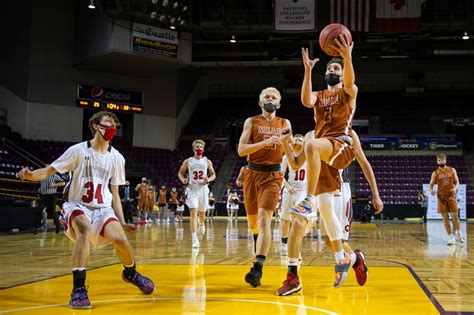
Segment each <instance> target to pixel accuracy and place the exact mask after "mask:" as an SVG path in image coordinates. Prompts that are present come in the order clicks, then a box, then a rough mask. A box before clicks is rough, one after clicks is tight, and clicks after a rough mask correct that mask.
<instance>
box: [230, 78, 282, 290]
mask: <svg viewBox="0 0 474 315" xmlns="http://www.w3.org/2000/svg"><path fill="white" fill-rule="evenodd" d="M280 101H281V95H280V92H279V91H278V90H277V89H276V88H274V87H268V88H266V89H264V90H262V91H261V92H260V95H259V101H258V105H259V106H260V108H261V114H260V115H257V116H253V117H250V118H247V120H246V121H245V124H244V129H243V132H242V135H241V136H240V140H239V147H238V150H237V151H238V153H239V156H241V157H243V156H247V155H248V156H249V157H248V158H249V163H248V168H247V169H245V170H244V179H243V191H244V202H245V210H246V212H247V220H248V225H249V228H250V230H251V231H252V233H253V235H254V241H255V242H256V245H255V254H256V256H255V261H254V263H253V266H252V268H251V269H250V272H248V273H247V274H246V275H245V281H246V282H247V283H249V284H250V285H251V286H253V287H258V286H260V284H261V283H260V279H261V278H262V269H263V265H264V263H265V259H266V258H267V255H268V251H269V249H270V245H271V241H272V240H271V227H270V225H271V219H272V216H273V213H274V212H275V209H276V205H277V203H278V198H279V195H280V189H281V183H282V179H283V176H282V175H281V172H280V163H281V159H282V156H283V149H282V146H281V143H280V136H281V132H282V130H283V129H285V128H287V129H291V125H290V122H289V121H288V120H287V119H283V118H280V117H278V116H276V111H277V109H279V108H280V106H281V104H280Z"/></svg>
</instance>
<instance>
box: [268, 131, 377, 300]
mask: <svg viewBox="0 0 474 315" xmlns="http://www.w3.org/2000/svg"><path fill="white" fill-rule="evenodd" d="M310 138H314V131H310V132H308V133H307V134H306V135H305V141H306V140H307V139H310ZM352 140H353V152H354V157H355V159H356V160H357V162H358V163H359V165H360V166H361V168H362V171H363V173H364V176H365V178H366V179H367V181H368V182H369V185H370V188H371V190H372V199H373V205H374V208H375V209H376V213H380V212H382V210H383V203H382V200H381V199H380V196H379V191H378V188H377V182H376V180H375V175H374V172H373V170H372V166H371V165H370V163H369V161H368V160H367V157H366V156H365V154H364V151H363V150H362V146H361V144H360V140H359V137H358V135H357V133H356V132H355V131H354V130H352ZM283 141H285V142H288V141H289V136H285V137H284V139H283ZM304 154H305V153H304V150H302V152H301V154H300V155H299V156H298V157H297V158H291V159H289V161H288V162H289V164H290V165H292V166H295V167H298V165H299V164H302V163H303V162H304V160H305V155H304ZM339 174H340V176H341V186H340V189H339V190H338V191H335V192H333V193H332V194H333V198H334V200H333V202H332V209H333V211H334V215H333V218H334V221H335V222H337V224H340V228H341V229H342V230H343V237H342V246H343V249H344V252H345V253H347V254H348V255H349V256H350V266H351V267H352V268H353V270H354V272H355V274H356V279H357V283H358V284H359V285H361V286H362V285H364V284H365V283H366V281H367V278H368V268H367V263H366V260H365V256H364V253H363V252H362V251H361V250H358V249H356V250H352V248H351V247H350V245H349V244H348V238H349V233H350V228H351V219H352V205H351V192H350V191H351V190H350V183H349V181H348V179H347V177H346V176H343V171H340V172H339ZM319 202H320V201H319V199H318V198H317V199H316V205H317V207H318V208H319ZM304 228H305V226H304V224H302V223H301V221H300V220H298V218H296V217H293V219H292V227H291V229H292V230H291V232H290V238H289V241H290V242H295V241H294V239H293V240H292V235H296V238H298V235H300V236H301V235H304V233H302V232H301V230H302V229H304ZM320 230H321V234H322V235H323V236H324V240H325V242H326V246H327V248H329V249H332V243H331V241H330V238H329V236H328V233H327V231H326V227H325V225H324V220H320ZM293 237H294V236H293ZM295 243H296V242H295ZM292 244H293V243H292ZM292 246H295V245H292ZM295 247H296V246H295ZM293 255H294V254H293ZM296 262H297V259H296V258H289V266H288V272H289V273H292V274H293V273H294V272H295V268H294V267H293V266H294V265H295V264H296ZM296 272H297V270H296ZM292 277H295V278H297V279H298V276H297V274H294V275H292ZM296 284H297V285H296V286H295V285H292V284H291V283H289V282H288V283H287V282H285V285H284V286H283V287H281V288H280V289H278V291H277V294H278V295H290V294H292V293H295V292H298V291H299V290H301V288H302V286H301V284H300V283H299V280H298V281H296Z"/></svg>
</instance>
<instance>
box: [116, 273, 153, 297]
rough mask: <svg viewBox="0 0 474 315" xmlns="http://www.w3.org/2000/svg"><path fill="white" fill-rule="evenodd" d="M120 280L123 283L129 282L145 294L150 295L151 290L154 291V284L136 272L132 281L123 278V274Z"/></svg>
mask: <svg viewBox="0 0 474 315" xmlns="http://www.w3.org/2000/svg"><path fill="white" fill-rule="evenodd" d="M122 279H123V281H125V282H130V283H131V284H133V285H134V286H136V287H137V288H139V289H140V290H141V291H142V292H143V293H145V294H151V293H152V292H153V290H155V284H154V283H153V281H151V279H150V278H147V277H145V276H143V275H141V274H140V273H138V272H135V275H134V276H133V277H132V279H128V278H127V277H126V276H125V272H122Z"/></svg>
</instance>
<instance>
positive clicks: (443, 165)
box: [438, 164, 446, 168]
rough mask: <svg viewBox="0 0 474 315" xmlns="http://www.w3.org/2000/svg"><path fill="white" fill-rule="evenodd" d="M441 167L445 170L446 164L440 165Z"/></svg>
mask: <svg viewBox="0 0 474 315" xmlns="http://www.w3.org/2000/svg"><path fill="white" fill-rule="evenodd" d="M438 166H439V167H441V168H444V167H445V166H446V164H438Z"/></svg>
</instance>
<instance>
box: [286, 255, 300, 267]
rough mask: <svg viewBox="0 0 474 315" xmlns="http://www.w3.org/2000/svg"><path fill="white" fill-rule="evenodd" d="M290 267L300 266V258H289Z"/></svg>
mask: <svg viewBox="0 0 474 315" xmlns="http://www.w3.org/2000/svg"><path fill="white" fill-rule="evenodd" d="M288 266H298V258H289V257H288Z"/></svg>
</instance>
